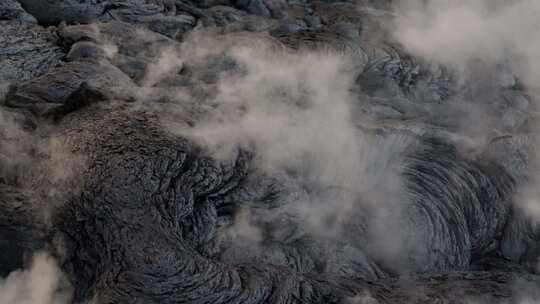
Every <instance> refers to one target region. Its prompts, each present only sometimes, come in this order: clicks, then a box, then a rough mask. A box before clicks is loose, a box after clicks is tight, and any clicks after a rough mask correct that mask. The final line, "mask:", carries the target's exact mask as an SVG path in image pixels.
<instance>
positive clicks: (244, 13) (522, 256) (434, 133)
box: [0, 0, 540, 304]
mask: <svg viewBox="0 0 540 304" xmlns="http://www.w3.org/2000/svg"><path fill="white" fill-rule="evenodd" d="M390 8H391V5H390V1H358V2H347V1H341V2H340V1H337V2H336V1H286V2H285V1H271V0H264V1H263V0H260V1H259V0H253V1H221V0H217V1H213V0H212V1H188V0H177V1H172V0H103V1H99V0H83V1H79V0H77V1H56V0H50V1H33V0H19V1H18V2H15V1H13V0H7V1H4V2H2V4H0V19H1V20H0V89H1V92H0V93H2V94H1V95H0V97H1V98H0V101H1V102H0V276H6V275H8V274H9V273H10V272H12V271H15V270H17V269H21V268H24V267H26V265H27V264H28V259H29V257H31V256H32V254H33V253H34V252H36V251H39V250H46V251H49V252H51V253H52V254H53V255H54V256H55V257H56V258H57V260H58V261H59V265H60V267H61V270H62V271H63V272H64V273H65V275H66V279H67V280H68V281H69V283H70V284H71V285H72V287H73V292H74V295H73V299H72V300H71V302H72V303H86V302H88V301H96V303H321V304H322V303H325V304H326V303H477V302H478V303H518V302H523V303H528V302H527V301H529V302H534V301H538V299H540V294H539V292H538V290H540V277H539V276H538V258H539V256H540V230H539V229H538V225H537V224H535V222H534V221H533V219H532V218H531V217H530V216H528V214H527V213H526V211H524V209H521V208H519V205H518V204H516V203H515V202H514V201H517V200H519V199H520V198H521V196H523V195H529V194H530V193H529V192H524V191H523V189H524V188H523V187H524V186H527V185H530V184H534V182H535V181H534V179H533V177H534V176H533V175H534V174H533V173H534V172H535V171H534V170H535V168H536V167H535V166H537V164H536V163H535V157H534V155H535V154H534V153H535V152H534V147H535V143H536V136H535V132H534V130H535V129H534V127H535V124H536V122H535V121H536V114H535V113H536V109H535V104H534V98H533V97H532V92H530V91H528V88H526V87H524V86H522V85H521V84H520V83H519V80H518V79H517V77H515V76H514V75H513V74H512V73H511V71H512V69H511V68H508V67H505V66H503V65H494V66H491V65H485V66H484V65H482V64H483V63H475V64H478V65H475V66H474V68H473V69H471V70H472V71H482V72H479V73H476V72H471V73H470V75H466V76H463V75H457V71H456V70H455V69H453V68H452V67H449V66H442V65H438V64H435V63H432V62H429V61H427V60H425V59H423V58H418V57H416V56H414V55H412V54H409V53H408V52H407V50H406V49H404V48H403V46H401V45H400V44H399V43H397V42H396V41H393V40H392V38H391V35H388V33H387V32H385V23H387V22H388V21H389V20H391V18H393V16H394V14H395V13H396V12H392V11H390ZM26 12H28V13H26ZM29 14H31V15H29ZM35 20H37V23H38V24H36V23H35ZM265 56H267V57H269V58H270V59H268V60H267V61H264V60H263V59H265ZM295 56H296V57H295ZM317 56H318V57H317ZM263 57H264V58H263ZM312 57H313V58H316V60H314V61H313V62H311V65H312V66H310V67H309V69H306V68H305V67H303V66H301V65H300V63H299V62H301V61H302V60H304V59H305V58H312ZM291 58H293V59H292V60H291ZM321 58H324V59H326V58H332V59H335V58H339V59H343V60H348V61H347V64H346V67H345V68H344V71H340V73H344V74H347V75H349V74H350V83H339V80H336V79H329V78H328V76H326V77H325V75H327V74H329V75H333V74H332V69H333V68H334V65H328V63H327V62H324V59H321ZM287 60H288V61H287ZM336 60H337V59H336ZM283 62H286V63H287V64H283ZM332 62H334V63H335V64H336V65H337V61H332ZM297 65H298V66H297ZM278 67H279V68H281V70H280V69H278ZM284 71H285V72H284ZM340 73H336V74H335V75H336V78H340V77H341V74H340ZM276 75H277V76H276ZM248 76H251V78H250V77H248ZM458 76H460V77H458ZM276 78H277V80H276ZM340 79H341V78H340ZM308 80H309V81H308ZM310 81H311V82H314V83H315V85H313V84H312V83H309V82H310ZM341 91H343V92H345V93H343V94H342V95H338V97H336V95H335V94H340V92H341ZM244 94H245V95H248V96H247V97H246V96H244ZM321 96H322V97H321ZM265 98H268V99H270V100H271V101H272V103H270V104H268V105H265V107H262V108H260V102H261V100H259V99H265ZM244 99H249V101H250V102H249V103H243V102H242V101H243V100H244ZM320 99H324V101H325V102H334V103H333V104H335V108H334V107H327V108H324V111H322V113H319V112H317V111H314V109H317V106H320V104H319V103H320ZM340 99H345V100H346V106H345V107H344V108H341V107H340V104H339V102H340ZM325 104H326V103H325ZM258 106H259V108H258ZM276 111H277V112H276ZM310 111H311V112H310ZM340 111H345V112H346V115H343V117H342V116H339V119H338V121H336V119H335V117H334V116H335V115H336V113H335V112H338V113H341V112H340ZM231 113H232V114H231ZM253 113H255V116H254V117H251V120H246V121H244V119H245V117H246V115H247V114H253ZM275 113H279V117H278V118H279V119H276V120H272V119H269V118H272V114H275ZM305 113H308V115H306V114H305ZM231 116H232V117H231ZM313 117H315V118H316V119H318V120H317V124H316V127H311V129H309V130H307V131H306V130H304V129H300V130H302V132H300V134H298V133H295V132H297V129H294V128H302V127H304V128H305V126H304V124H306V125H307V126H308V127H309V126H312V125H310V124H309V123H310V122H311V120H310V119H311V118H313ZM291 119H292V120H294V123H292V124H290V123H289V120H291ZM209 120H211V121H210V122H216V123H217V124H216V125H210V126H211V128H210V131H211V132H209V130H206V129H202V130H203V131H206V132H207V133H209V135H210V137H207V138H204V140H201V139H200V138H199V136H201V134H203V135H204V134H206V133H204V132H202V133H198V132H200V131H201V129H198V128H199V127H201V126H204V124H205V123H208V121H209ZM212 120H214V121H212ZM252 121H255V123H252ZM343 121H345V123H344V122H343ZM235 122H241V123H245V124H240V128H237V125H235V124H233V125H232V127H231V123H235ZM479 122H480V123H479ZM334 125H336V126H334ZM343 125H346V126H347V127H343ZM261 126H262V127H264V128H262V129H263V130H264V131H265V132H262V133H261V130H259V129H261ZM276 126H277V127H278V128H277V130H280V129H279V127H283V128H287V127H292V131H290V132H289V130H287V132H284V133H285V134H282V133H279V132H277V135H278V136H275V137H272V136H273V135H275V134H274V133H272V132H276ZM329 126H330V127H335V129H331V130H332V132H331V135H329V134H327V133H323V134H327V135H328V136H326V137H325V138H324V139H323V140H319V137H317V134H315V133H318V132H319V131H320V132H324V131H325V128H328V127H329ZM235 128H236V129H235ZM237 129H240V130H237ZM312 129H317V130H312ZM319 129H320V130H319ZM223 130H226V131H230V132H231V133H230V134H229V133H220V132H221V131H223ZM214 132H217V133H216V134H218V135H219V134H221V137H223V138H221V137H220V138H218V141H219V140H223V141H225V143H224V144H223V146H224V147H221V146H220V145H217V147H214V146H212V144H211V141H212V139H214V140H215V138H213V137H211V135H213V134H214ZM234 132H239V135H238V134H234ZM257 132H259V133H257ZM289 133H292V134H289ZM253 134H255V135H253ZM233 135H234V136H233ZM229 136H230V138H229ZM265 136H270V137H269V138H270V139H268V138H266V137H265ZM289 136H292V140H291V138H290V137H289ZM312 137H313V138H315V144H314V145H310V146H309V149H306V151H302V153H297V151H295V150H294V148H295V147H296V148H297V147H298V146H299V145H300V146H301V145H303V144H305V143H306V139H308V142H309V139H310V138H312ZM343 138H345V139H346V140H345V142H346V143H345V144H344V143H343V141H341V142H340V140H342V139H343ZM206 140H208V141H209V142H206ZM317 140H318V141H317ZM228 141H230V144H231V145H232V147H228V146H227V144H229V142H228ZM259 141H262V143H263V144H262V145H261V143H260V142H259ZM356 141H358V142H356ZM283 142H285V143H287V144H288V145H291V147H292V148H291V147H289V148H290V151H289V150H287V149H284V151H283V152H281V153H279V154H280V155H277V156H279V157H277V156H276V157H277V161H276V163H277V165H276V164H274V163H270V164H267V163H266V162H265V161H267V159H265V157H267V155H266V153H269V151H274V152H275V150H273V147H274V145H277V146H279V145H280V144H283ZM219 144H222V143H221V142H219ZM356 144H359V147H361V148H362V149H359V150H358V151H357V150H354V147H356V146H355V145H356ZM332 145H336V147H332ZM351 146H352V147H353V148H352V150H351ZM287 147H288V146H287ZM220 148H223V151H222V150H220ZM319 150H320V151H319ZM321 151H322V152H323V155H324V156H328V153H330V157H326V158H323V161H320V160H319V161H318V162H317V159H316V157H317V156H318V154H317V153H319V152H321ZM350 151H353V153H350ZM324 153H327V154H324ZM356 153H358V154H361V155H360V157H358V156H357V155H356ZM362 153H363V154H362ZM351 159H352V160H351ZM336 171H337V172H336ZM330 173H331V174H330ZM325 174H330V175H329V176H326V175H325ZM332 174H335V175H332ZM527 189H528V188H527ZM529 191H531V190H530V189H529Z"/></svg>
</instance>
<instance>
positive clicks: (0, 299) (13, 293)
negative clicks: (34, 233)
mask: <svg viewBox="0 0 540 304" xmlns="http://www.w3.org/2000/svg"><path fill="white" fill-rule="evenodd" d="M70 300H71V290H70V288H68V287H67V286H66V282H65V281H63V276H62V272H61V271H60V269H59V268H58V266H57V264H56V261H55V260H54V258H52V257H51V256H49V255H48V254H47V253H44V252H40V253H36V254H35V255H34V257H33V259H32V263H31V265H30V267H29V269H26V270H19V271H14V272H12V273H11V274H9V276H8V277H7V278H5V279H3V280H0V303H1V304H62V303H70Z"/></svg>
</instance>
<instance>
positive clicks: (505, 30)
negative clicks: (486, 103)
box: [395, 0, 540, 87]
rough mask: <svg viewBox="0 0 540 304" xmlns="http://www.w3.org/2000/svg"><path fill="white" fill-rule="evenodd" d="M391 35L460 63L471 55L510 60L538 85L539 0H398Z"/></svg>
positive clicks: (426, 54)
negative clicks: (393, 28)
mask: <svg viewBox="0 0 540 304" xmlns="http://www.w3.org/2000/svg"><path fill="white" fill-rule="evenodd" d="M396 6H397V9H396V11H397V12H399V13H400V14H399V15H398V16H397V17H396V24H395V37H396V38H397V39H398V41H400V42H401V43H403V45H404V46H405V47H406V48H407V49H409V51H411V52H412V53H413V54H415V55H418V56H420V57H422V58H425V59H431V60H435V61H437V62H440V63H444V64H448V65H453V66H455V67H459V68H464V67H465V66H466V65H467V64H469V63H471V61H474V60H479V59H481V60H483V61H488V62H492V63H493V62H499V63H501V62H506V61H510V63H511V66H512V68H513V72H514V73H515V74H517V75H518V76H519V77H520V78H521V79H522V80H523V81H524V82H525V83H527V84H528V85H530V86H532V87H537V85H538V80H540V72H539V71H540V60H538V53H539V51H540V41H539V40H538V39H536V37H537V34H538V30H540V23H539V22H538V14H539V13H540V2H538V1H535V0H515V1H488V0H483V1H465V0H457V1H447V0H431V1H420V0H408V1H399V2H398V3H397V4H396Z"/></svg>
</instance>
